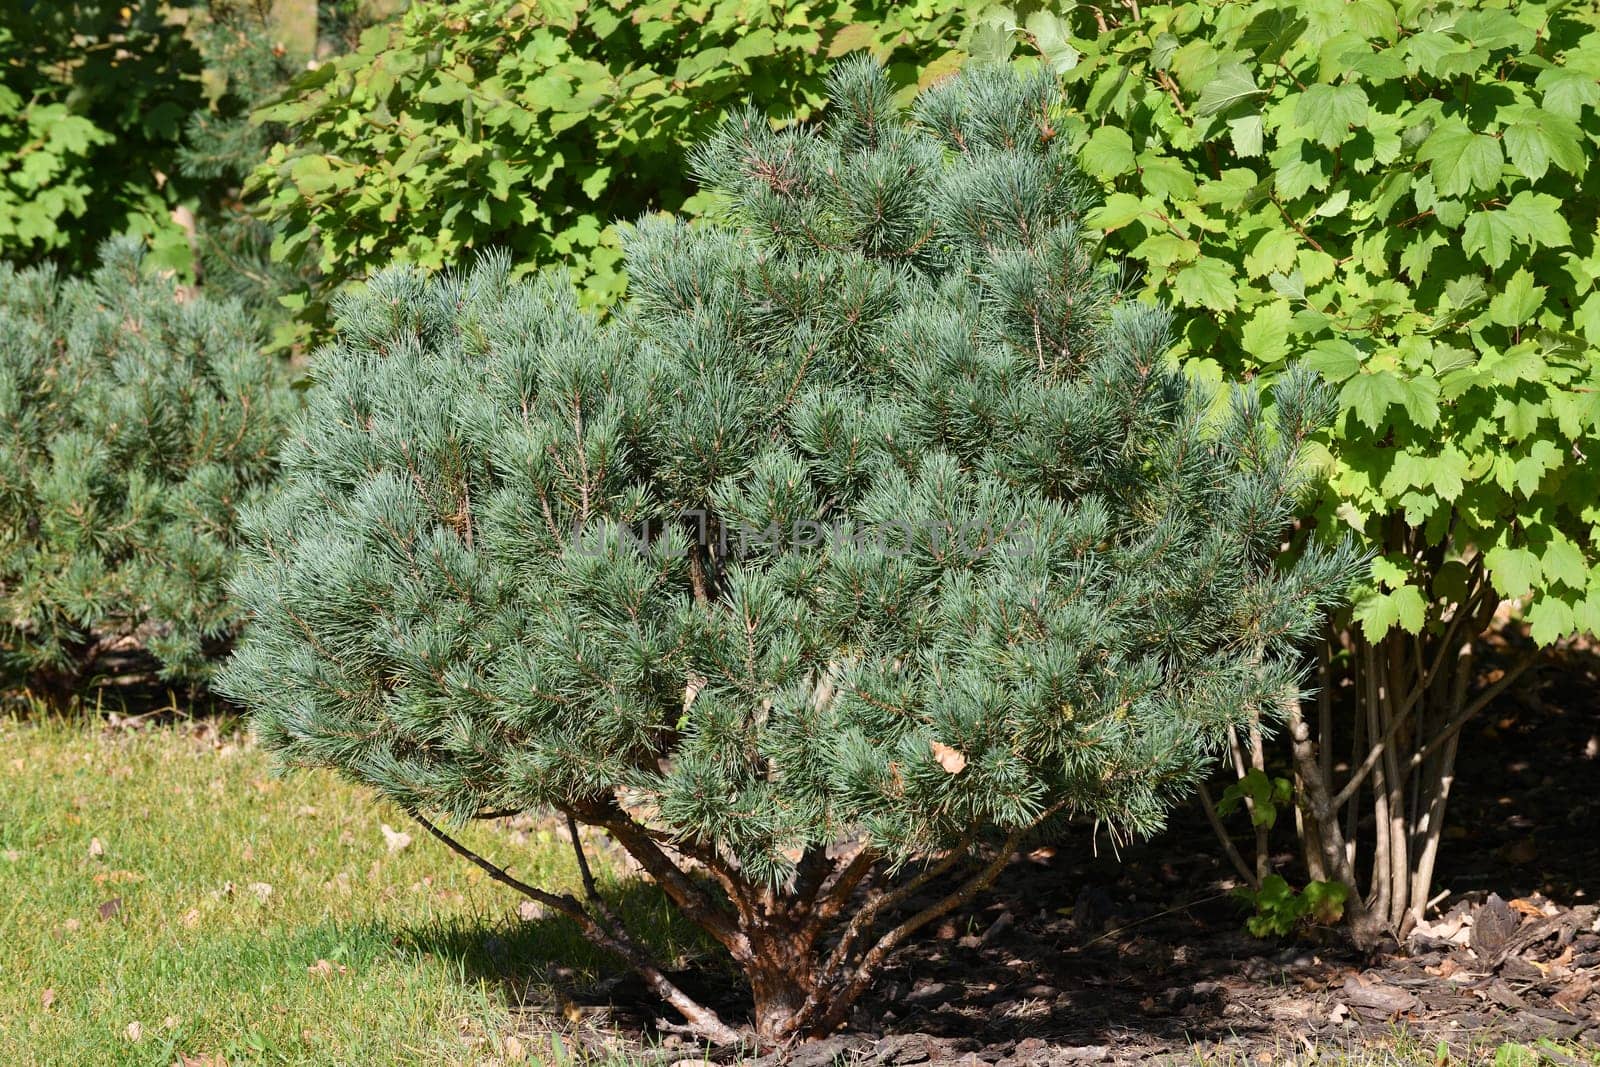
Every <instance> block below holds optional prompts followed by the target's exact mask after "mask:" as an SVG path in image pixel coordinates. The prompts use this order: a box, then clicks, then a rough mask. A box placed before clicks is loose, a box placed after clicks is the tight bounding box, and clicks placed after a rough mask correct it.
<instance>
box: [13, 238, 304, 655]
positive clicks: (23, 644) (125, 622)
mask: <svg viewBox="0 0 1600 1067" xmlns="http://www.w3.org/2000/svg"><path fill="white" fill-rule="evenodd" d="M101 259H102V260H103V264H102V266H101V267H100V268H99V269H98V270H97V271H96V272H95V273H94V274H93V276H92V277H91V278H89V279H87V280H71V281H63V280H61V278H60V277H59V276H58V274H57V272H56V270H55V268H54V267H51V266H43V267H34V268H29V269H26V270H20V271H19V270H17V269H15V268H13V267H11V266H9V265H0V680H3V681H4V682H5V683H7V684H17V683H23V684H39V685H48V684H50V683H52V682H58V683H61V684H64V685H71V684H76V683H79V682H82V681H85V680H88V679H90V678H91V677H92V676H94V675H96V674H98V673H100V672H103V671H110V670H114V669H117V668H118V667H126V666H128V665H130V664H132V665H134V666H138V665H139V664H138V663H137V661H138V660H139V659H140V658H141V656H142V655H148V656H153V657H154V658H155V659H157V660H159V661H160V669H161V672H162V674H163V676H164V677H166V678H169V679H191V680H192V679H200V678H203V677H204V676H205V674H206V672H207V671H208V669H209V660H210V659H211V658H213V657H214V656H216V655H217V654H218V653H220V652H222V651H224V650H225V649H226V648H227V647H228V644H229V639H230V637H231V635H232V632H233V629H234V625H235V622H236V620H237V613H236V612H235V610H234V608H233V607H232V605H231V604H230V602H229V601H228V598H227V596H226V581H227V577H228V575H229V573H230V572H231V570H232V568H233V558H234V543H235V515H236V513H237V512H238V510H239V509H240V508H241V507H242V506H244V505H246V504H248V503H250V502H251V501H252V500H254V499H255V498H256V497H257V496H258V494H259V493H260V491H261V490H262V489H263V488H264V487H265V486H266V485H267V484H268V483H269V482H270V480H271V478H272V476H273V472H274V471H275V469H276V466H275V462H274V454H275V453H276V451H277V448H278V445H279V442H280V439H281V437H282V434H283V431H284V428H285V426H286V424H287V419H288V416H289V413H290V412H291V411H292V410H293V408H294V406H295V403H296V402H295V399H294V394H293V392H292V391H291V390H289V389H288V388H287V386H286V385H285V384H284V383H283V382H282V380H281V379H282V374H281V371H280V369H279V367H278V366H277V364H276V363H275V362H274V361H272V360H269V359H267V358H265V357H263V356H262V355H261V352H260V343H259V339H258V337H257V335H256V331H255V329H254V328H253V326H252V325H251V323H250V321H249V319H248V318H247V317H246V315H245V314H244V312H243V310H242V309H241V308H240V307H238V306H237V305H235V304H231V303H219V302H215V301H210V300H207V299H205V298H203V297H202V298H191V299H189V300H187V301H180V300H178V299H177V295H178V294H177V292H176V290H175V288H174V286H173V284H172V283H171V281H170V280H164V279H160V278H155V277H152V276H151V272H150V270H149V266H148V264H147V263H145V262H143V253H142V251H141V246H140V244H139V243H138V242H137V241H136V240H134V239H131V238H129V239H122V240H119V241H117V242H114V243H112V244H110V245H108V246H107V247H106V248H104V249H102V251H101Z"/></svg>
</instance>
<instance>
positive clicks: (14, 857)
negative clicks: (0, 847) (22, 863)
mask: <svg viewBox="0 0 1600 1067" xmlns="http://www.w3.org/2000/svg"><path fill="white" fill-rule="evenodd" d="M0 857H4V858H5V861H6V862H7V863H15V862H17V861H18V860H20V859H21V858H22V853H20V852H18V851H17V850H16V849H14V848H8V849H6V850H5V851H4V852H0Z"/></svg>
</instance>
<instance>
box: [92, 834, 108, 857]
mask: <svg viewBox="0 0 1600 1067" xmlns="http://www.w3.org/2000/svg"><path fill="white" fill-rule="evenodd" d="M105 854H106V846H104V845H102V844H101V843H100V839H99V838H98V837H91V838H89V855H90V857H92V858H94V859H99V858H100V857H101V856H104V855H105Z"/></svg>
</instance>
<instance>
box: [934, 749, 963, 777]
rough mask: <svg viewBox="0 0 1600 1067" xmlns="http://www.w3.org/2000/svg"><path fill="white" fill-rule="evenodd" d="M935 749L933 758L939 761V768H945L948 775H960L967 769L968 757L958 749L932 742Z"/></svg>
mask: <svg viewBox="0 0 1600 1067" xmlns="http://www.w3.org/2000/svg"><path fill="white" fill-rule="evenodd" d="M928 744H929V746H930V747H931V748H932V749H933V758H934V759H936V760H938V761H939V766H941V767H943V768H944V772H945V773H946V774H960V773H961V772H962V771H964V770H966V769H967V757H966V756H965V755H963V754H962V753H961V752H960V751H958V750H957V749H953V748H951V747H950V746H949V745H947V744H944V743H943V742H940V741H930V742H928Z"/></svg>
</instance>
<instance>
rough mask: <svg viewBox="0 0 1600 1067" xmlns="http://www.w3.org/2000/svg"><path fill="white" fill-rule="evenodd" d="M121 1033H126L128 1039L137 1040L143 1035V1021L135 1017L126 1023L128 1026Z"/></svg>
mask: <svg viewBox="0 0 1600 1067" xmlns="http://www.w3.org/2000/svg"><path fill="white" fill-rule="evenodd" d="M123 1033H125V1034H127V1035H128V1040H129V1041H138V1040H140V1039H141V1038H143V1037H144V1023H142V1022H140V1021H139V1020H137V1019H135V1020H134V1021H133V1022H131V1023H129V1024H128V1028H127V1029H126V1030H124V1031H123Z"/></svg>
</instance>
